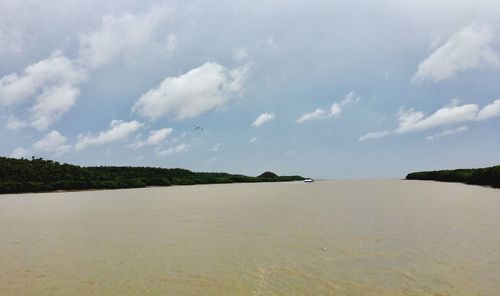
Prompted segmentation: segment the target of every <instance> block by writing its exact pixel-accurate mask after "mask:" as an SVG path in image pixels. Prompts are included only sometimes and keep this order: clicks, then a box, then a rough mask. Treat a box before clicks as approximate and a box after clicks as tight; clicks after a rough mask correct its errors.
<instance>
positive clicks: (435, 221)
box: [0, 180, 500, 295]
mask: <svg viewBox="0 0 500 296" xmlns="http://www.w3.org/2000/svg"><path fill="white" fill-rule="evenodd" d="M20 197H22V198H20ZM498 213H500V191H498V190H495V189H489V188H482V187H475V186H466V185H461V184H446V183H434V182H405V181H400V180H345V181H318V182H316V183H314V184H304V183H302V182H292V183H262V184H226V185H202V186H186V187H182V186H179V187H166V188H143V189H127V190H111V191H88V192H64V193H44V194H23V195H4V196H2V197H1V198H0V295H148V294H150V295H221V294H224V295H225V294H229V295H495V293H497V292H498V291H500V282H499V281H498V279H499V278H500V259H499V258H500V248H499V247H498V246H500V232H499V231H498V229H500V215H499V214H498Z"/></svg>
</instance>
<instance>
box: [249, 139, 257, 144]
mask: <svg viewBox="0 0 500 296" xmlns="http://www.w3.org/2000/svg"><path fill="white" fill-rule="evenodd" d="M249 142H250V143H252V144H253V143H255V142H257V138H256V137H253V138H251V139H250V140H249Z"/></svg>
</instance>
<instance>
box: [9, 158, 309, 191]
mask: <svg viewBox="0 0 500 296" xmlns="http://www.w3.org/2000/svg"><path fill="white" fill-rule="evenodd" d="M295 180H303V178H302V177H300V176H277V175H275V174H274V173H270V172H266V173H264V174H262V175H260V176H258V177H249V176H244V175H237V174H228V173H213V172H192V171H190V170H186V169H180V168H173V169H167V168H152V167H116V166H99V167H80V166H77V165H71V164H61V163H58V162H56V161H52V160H44V159H42V158H32V159H13V158H6V157H0V193H21V192H44V191H56V190H83V189H118V188H139V187H146V186H170V185H194V184H218V183H243V182H245V183H246V182H280V181H295Z"/></svg>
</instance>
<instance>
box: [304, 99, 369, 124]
mask: <svg viewBox="0 0 500 296" xmlns="http://www.w3.org/2000/svg"><path fill="white" fill-rule="evenodd" d="M359 100H361V97H359V96H357V95H356V94H355V93H354V92H353V91H351V92H349V93H348V94H347V95H346V96H345V97H344V99H342V101H340V102H335V103H333V104H332V105H331V106H330V110H329V111H326V110H324V109H321V108H318V109H316V110H314V111H313V112H311V113H304V114H302V115H301V116H300V117H299V118H298V119H297V120H296V123H303V122H306V121H310V120H321V119H327V118H331V117H334V116H337V115H339V114H340V113H341V112H342V107H343V106H345V105H347V104H350V103H355V104H357V103H358V102H359Z"/></svg>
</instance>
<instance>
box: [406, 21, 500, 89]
mask: <svg viewBox="0 0 500 296" xmlns="http://www.w3.org/2000/svg"><path fill="white" fill-rule="evenodd" d="M492 40H493V35H492V33H491V31H490V30H489V29H488V28H486V27H478V26H468V27H465V28H463V29H462V30H460V31H458V32H456V33H455V34H453V35H452V36H451V37H450V38H449V39H448V40H447V41H446V43H444V44H443V45H442V46H441V47H439V48H438V49H436V50H435V51H434V52H433V53H432V54H431V55H430V56H429V57H427V58H426V59H425V60H423V61H422V62H421V63H420V64H419V65H418V70H417V72H416V73H415V75H414V77H413V79H412V81H413V82H419V81H423V80H430V81H434V82H438V81H442V80H446V79H450V78H453V77H455V76H456V75H457V74H458V73H460V72H464V71H467V70H472V69H485V68H493V69H494V68H499V67H500V57H499V56H498V54H497V53H495V52H494V51H493V49H492V47H491V43H492Z"/></svg>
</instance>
